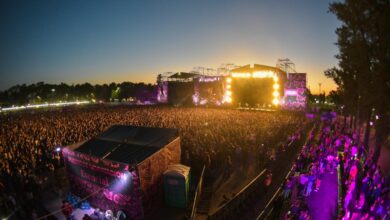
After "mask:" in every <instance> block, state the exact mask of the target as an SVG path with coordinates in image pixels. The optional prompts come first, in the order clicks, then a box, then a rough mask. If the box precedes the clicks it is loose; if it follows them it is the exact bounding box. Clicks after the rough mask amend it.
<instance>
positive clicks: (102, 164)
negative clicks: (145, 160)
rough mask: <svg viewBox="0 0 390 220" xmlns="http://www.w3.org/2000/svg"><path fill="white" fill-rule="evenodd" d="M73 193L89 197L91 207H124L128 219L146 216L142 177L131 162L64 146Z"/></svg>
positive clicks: (111, 208) (122, 208)
mask: <svg viewBox="0 0 390 220" xmlns="http://www.w3.org/2000/svg"><path fill="white" fill-rule="evenodd" d="M63 155H64V161H65V167H66V170H67V173H68V177H69V182H70V188H71V192H72V193H73V194H74V195H76V196H79V197H80V198H82V199H83V198H85V197H87V201H88V202H90V203H91V204H92V206H94V207H97V208H100V209H101V210H103V211H106V210H112V211H114V212H117V211H119V210H122V211H124V212H125V213H126V215H127V218H128V219H143V206H142V197H141V191H140V180H139V175H138V173H137V171H136V169H134V168H132V167H129V165H128V164H123V163H118V162H112V161H108V160H102V159H100V158H97V157H94V156H91V155H87V154H83V153H79V152H76V151H72V150H70V149H68V148H64V149H63Z"/></svg>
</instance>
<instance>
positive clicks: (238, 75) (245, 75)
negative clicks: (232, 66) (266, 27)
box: [232, 73, 252, 78]
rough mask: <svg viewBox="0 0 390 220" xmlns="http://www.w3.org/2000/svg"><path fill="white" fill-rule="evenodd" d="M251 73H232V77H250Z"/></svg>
mask: <svg viewBox="0 0 390 220" xmlns="http://www.w3.org/2000/svg"><path fill="white" fill-rule="evenodd" d="M251 76H252V75H251V74H250V73H232V77H234V78H250V77H251Z"/></svg>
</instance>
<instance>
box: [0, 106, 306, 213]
mask: <svg viewBox="0 0 390 220" xmlns="http://www.w3.org/2000/svg"><path fill="white" fill-rule="evenodd" d="M0 120H1V123H0V172H1V173H0V175H1V176H0V213H11V212H12V211H13V210H15V209H17V208H19V209H20V210H23V212H24V215H25V216H28V217H27V218H28V219H29V218H32V216H40V215H41V214H42V213H41V211H40V210H39V208H38V207H37V203H36V201H37V198H36V197H37V195H38V193H39V191H40V190H42V188H41V187H43V186H44V183H46V182H47V181H48V176H50V175H48V173H53V171H55V170H56V169H57V168H60V167H62V166H63V164H62V161H61V157H60V156H61V153H60V149H61V147H63V146H67V145H70V144H74V143H77V142H80V141H84V140H87V139H90V138H92V137H94V136H96V135H97V134H99V133H100V132H102V131H104V130H105V129H107V128H108V127H110V126H112V125H114V124H131V125H138V126H149V127H168V128H178V129H179V131H180V136H181V144H182V161H183V163H184V164H187V165H191V166H192V167H193V169H200V168H201V166H202V165H203V164H205V165H206V166H207V167H208V171H209V172H210V173H212V174H215V175H216V174H218V173H223V172H221V171H226V170H229V169H232V168H233V166H235V165H240V166H242V165H243V164H245V163H243V161H244V162H247V163H249V162H252V161H263V160H262V159H263V158H268V157H272V156H273V154H274V152H275V150H274V148H275V146H276V145H277V144H278V143H280V141H282V142H283V141H284V140H285V139H286V138H287V136H288V134H291V133H293V132H294V131H295V130H296V129H297V128H298V127H299V125H300V124H301V122H302V120H303V118H302V117H301V116H298V115H296V114H291V113H266V112H249V111H238V110H227V109H203V108H169V107H143V108H141V107H139V108H138V107H125V106H115V107H113V106H97V107H96V106H93V107H91V106H89V107H68V108H63V109H59V110H58V109H57V110H37V111H26V112H18V113H11V114H7V115H1V116H0ZM225 173H226V172H225ZM22 215H23V214H22Z"/></svg>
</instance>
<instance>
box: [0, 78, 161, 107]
mask: <svg viewBox="0 0 390 220" xmlns="http://www.w3.org/2000/svg"><path fill="white" fill-rule="evenodd" d="M155 99H156V87H155V85H152V84H145V83H132V82H123V83H110V84H103V85H91V84H90V83H84V84H75V85H68V84H65V83H61V84H47V83H44V82H38V83H35V84H31V85H26V84H23V85H16V86H13V87H11V88H10V89H8V90H6V91H3V92H0V105H1V106H2V107H5V106H11V105H26V104H39V103H45V102H59V101H63V102H65V101H82V100H87V101H92V100H94V101H96V102H99V101H103V102H108V101H133V102H136V101H142V102H144V101H151V102H153V101H155Z"/></svg>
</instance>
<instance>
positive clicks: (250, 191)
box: [208, 169, 266, 220]
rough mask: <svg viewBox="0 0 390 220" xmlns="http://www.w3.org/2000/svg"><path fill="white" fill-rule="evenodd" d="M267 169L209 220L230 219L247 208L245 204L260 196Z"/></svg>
mask: <svg viewBox="0 0 390 220" xmlns="http://www.w3.org/2000/svg"><path fill="white" fill-rule="evenodd" d="M265 171H266V169H264V170H263V171H261V172H260V174H259V175H257V176H256V177H255V178H254V179H253V180H252V181H251V182H250V183H248V184H247V185H246V186H245V187H244V188H243V189H241V190H240V191H239V192H238V193H237V194H236V195H235V196H234V197H233V198H232V199H231V200H229V201H228V202H227V203H226V204H225V205H224V206H222V207H220V208H219V209H218V210H217V211H216V212H214V213H213V214H211V215H210V216H209V218H208V219H210V220H214V219H230V218H229V217H231V216H234V215H235V214H237V213H238V212H239V210H240V209H241V208H242V206H245V202H247V201H248V200H250V199H251V197H252V198H253V196H254V195H257V194H258V191H259V189H261V187H260V186H261V185H262V183H263V180H264V174H265Z"/></svg>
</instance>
